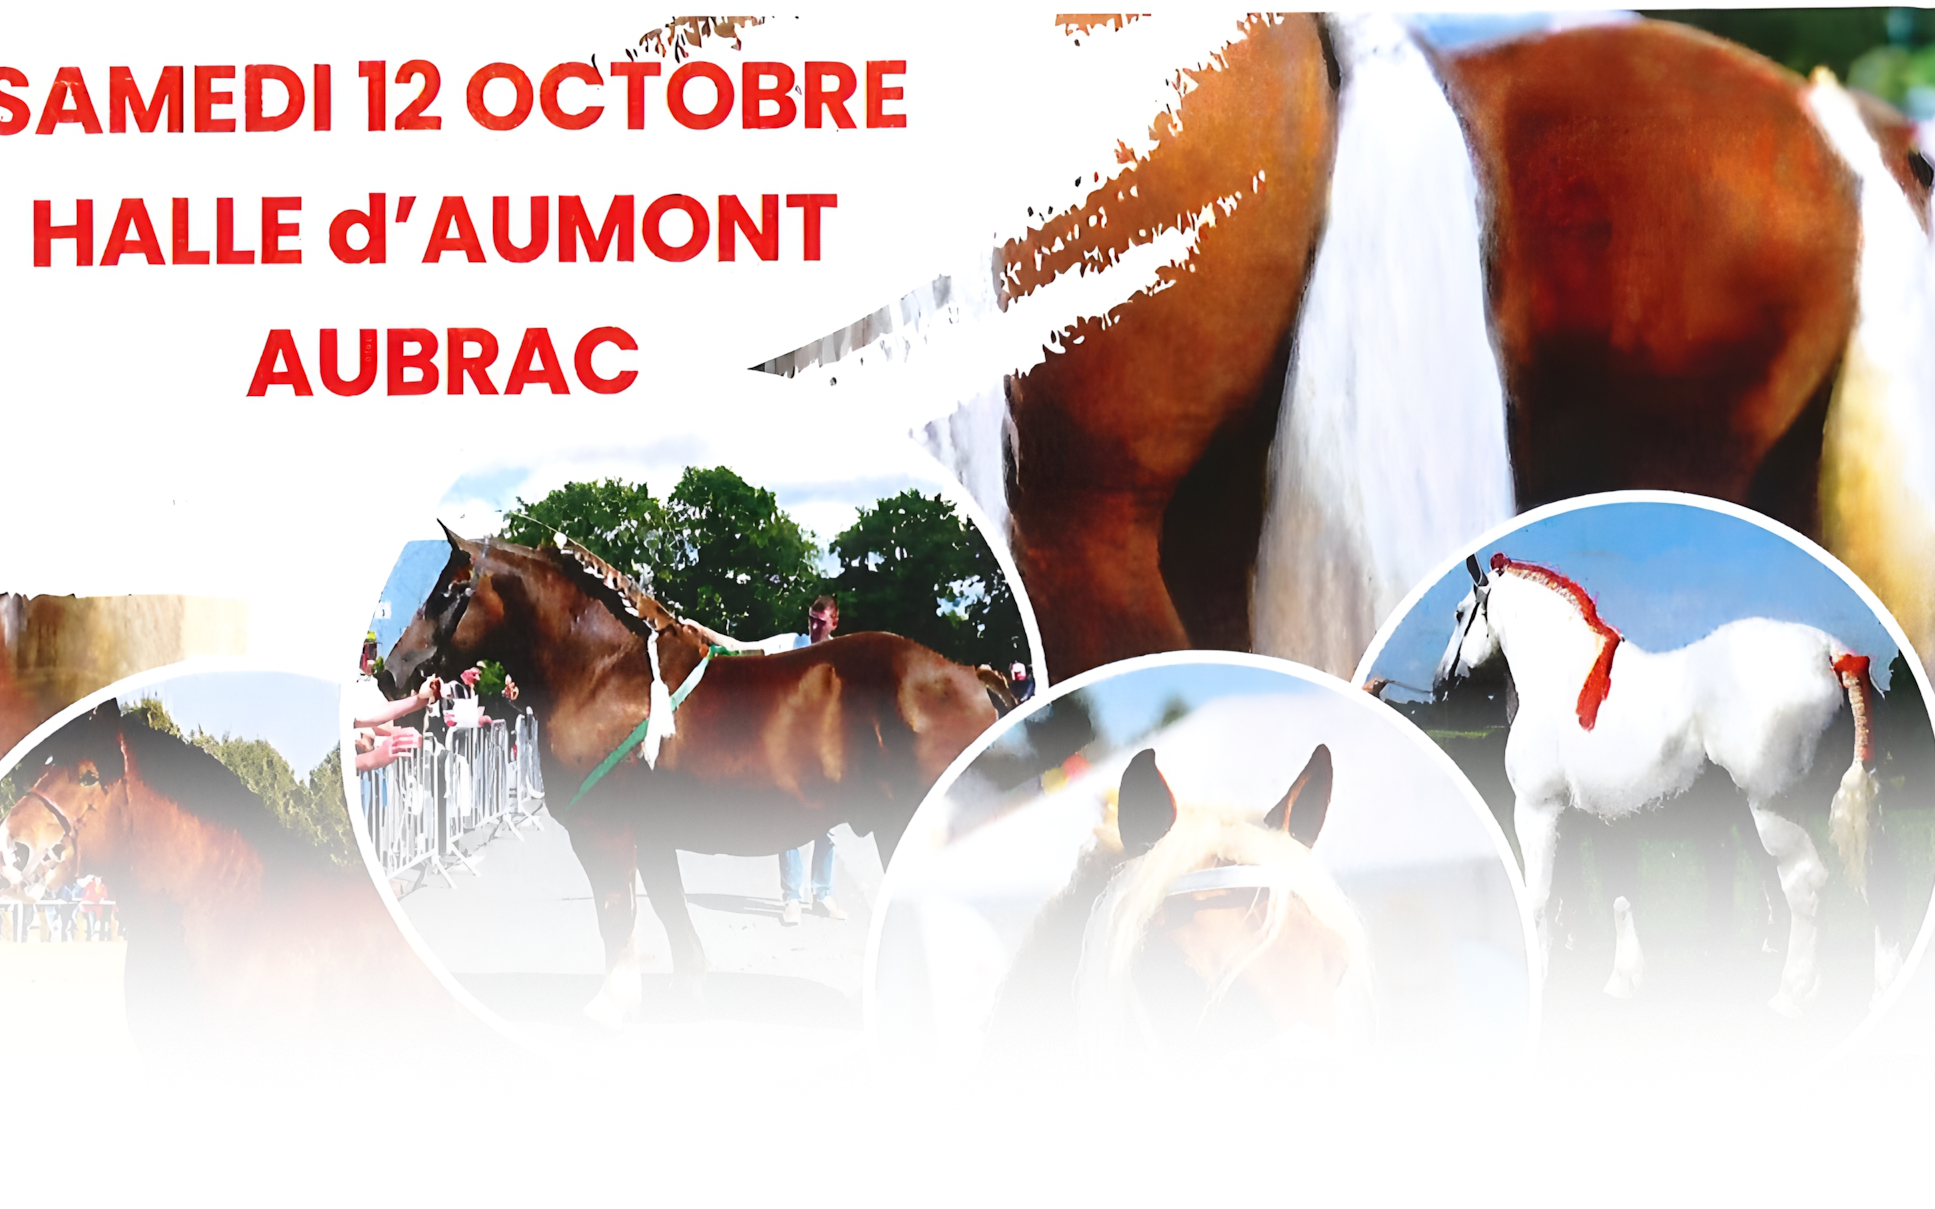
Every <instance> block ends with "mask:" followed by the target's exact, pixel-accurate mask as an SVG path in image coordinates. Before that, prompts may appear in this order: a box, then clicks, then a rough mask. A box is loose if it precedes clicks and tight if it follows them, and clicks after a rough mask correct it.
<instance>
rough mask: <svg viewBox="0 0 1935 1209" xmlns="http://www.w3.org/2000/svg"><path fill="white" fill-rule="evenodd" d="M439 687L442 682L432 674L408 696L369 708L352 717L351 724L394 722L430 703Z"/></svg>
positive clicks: (377, 724) (373, 724)
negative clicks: (365, 711) (420, 686)
mask: <svg viewBox="0 0 1935 1209" xmlns="http://www.w3.org/2000/svg"><path fill="white" fill-rule="evenodd" d="M441 687H442V682H441V681H439V680H438V679H437V678H436V677H435V676H432V677H430V678H429V679H428V680H425V681H424V682H423V687H422V688H419V689H418V690H417V691H416V692H414V693H412V694H410V695H409V696H408V697H405V698H403V699H402V700H401V701H391V702H389V703H388V704H386V705H382V706H379V707H377V708H376V709H373V710H371V711H370V712H369V713H367V714H363V715H359V716H358V717H357V718H356V719H354V722H353V724H354V725H356V726H381V725H383V724H384V723H385V722H394V721H396V720H397V719H398V718H401V717H402V716H403V715H405V714H412V713H415V712H416V711H417V710H420V709H422V708H423V707H424V706H426V705H428V704H430V702H432V701H434V700H435V699H436V696H437V693H438V691H439V690H440V689H441Z"/></svg>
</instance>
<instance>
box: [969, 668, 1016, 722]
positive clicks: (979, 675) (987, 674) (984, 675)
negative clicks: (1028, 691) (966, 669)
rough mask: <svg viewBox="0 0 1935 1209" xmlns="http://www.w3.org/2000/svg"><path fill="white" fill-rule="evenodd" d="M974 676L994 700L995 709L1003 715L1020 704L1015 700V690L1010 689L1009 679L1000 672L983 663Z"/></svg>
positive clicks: (975, 670) (976, 669)
mask: <svg viewBox="0 0 1935 1209" xmlns="http://www.w3.org/2000/svg"><path fill="white" fill-rule="evenodd" d="M974 676H975V678H976V679H977V680H979V681H980V682H981V685H982V687H984V688H986V689H987V690H988V696H990V697H993V698H994V706H995V708H996V709H998V710H1000V711H1001V712H1002V713H1004V714H1006V713H1008V712H1009V711H1010V710H1012V709H1014V707H1015V706H1016V705H1017V704H1019V702H1017V701H1016V700H1015V694H1014V690H1013V689H1011V688H1009V687H1008V678H1007V677H1006V676H1003V675H1002V674H1001V673H1000V672H997V671H995V670H994V669H993V668H991V667H989V666H988V665H987V664H985V663H983V664H981V665H980V666H978V667H976V668H975V669H974Z"/></svg>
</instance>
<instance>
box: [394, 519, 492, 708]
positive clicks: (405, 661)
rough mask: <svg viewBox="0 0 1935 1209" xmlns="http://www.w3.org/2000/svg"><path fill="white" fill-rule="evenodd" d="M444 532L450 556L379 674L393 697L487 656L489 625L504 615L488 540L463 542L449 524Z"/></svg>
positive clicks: (409, 691) (451, 675) (459, 669)
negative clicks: (485, 644) (494, 578)
mask: <svg viewBox="0 0 1935 1209" xmlns="http://www.w3.org/2000/svg"><path fill="white" fill-rule="evenodd" d="M443 535H444V538H445V539H446V540H447V541H449V543H450V561H448V562H446V563H445V564H444V567H443V571H442V573H441V574H439V575H438V576H437V582H436V585H435V586H434V587H432V588H431V589H430V595H429V596H427V597H426V598H425V599H424V602H423V604H422V605H420V606H418V608H417V611H416V613H415V614H414V615H412V616H411V618H410V624H409V625H408V626H406V627H405V628H404V630H403V633H402V635H401V636H399V637H398V638H397V640H396V645H394V646H392V647H391V648H390V653H389V654H388V655H387V656H385V657H384V660H383V672H382V674H381V675H380V676H378V677H377V679H376V683H377V687H378V688H380V689H382V690H383V695H384V696H386V697H390V698H392V699H394V698H397V697H400V696H402V695H403V694H405V693H412V692H415V691H416V690H417V688H418V686H420V685H421V684H422V683H423V682H424V680H425V679H427V678H428V677H430V676H432V675H437V676H444V677H454V676H456V675H458V674H460V673H461V672H462V671H463V670H464V669H465V668H468V667H470V666H472V665H473V664H475V663H476V662H477V661H478V660H479V659H480V658H485V657H486V654H485V652H484V651H483V649H482V648H483V645H484V643H485V641H486V639H487V637H488V632H489V627H490V625H491V623H492V622H493V621H495V620H496V619H499V618H501V617H502V616H503V614H504V607H503V600H502V598H501V596H500V595H499V591H498V588H497V587H496V585H494V584H493V583H492V581H491V575H490V573H489V572H490V568H489V566H488V565H487V564H488V563H489V562H490V558H491V549H490V542H489V541H488V540H486V541H483V542H472V541H465V540H464V539H463V538H461V537H458V536H457V535H456V534H455V533H452V532H451V531H450V527H449V526H448V525H445V526H443Z"/></svg>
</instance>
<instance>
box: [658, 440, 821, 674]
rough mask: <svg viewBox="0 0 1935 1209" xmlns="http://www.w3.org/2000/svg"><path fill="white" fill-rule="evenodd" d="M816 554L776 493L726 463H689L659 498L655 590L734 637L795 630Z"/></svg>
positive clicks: (815, 574)
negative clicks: (661, 526) (660, 538)
mask: <svg viewBox="0 0 1935 1209" xmlns="http://www.w3.org/2000/svg"><path fill="white" fill-rule="evenodd" d="M819 557H820V547H819V544H818V543H817V542H815V541H814V540H813V535H812V534H811V533H808V532H807V531H806V530H804V529H802V528H800V525H799V522H798V521H795V520H794V519H793V518H792V517H790V516H788V515H787V514H786V513H785V512H784V511H783V510H782V509H781V508H780V506H779V497H778V496H776V495H774V494H773V493H772V492H771V491H768V490H766V489H765V488H763V487H754V486H753V485H752V484H750V483H748V482H746V480H744V479H742V478H740V477H739V476H738V475H737V474H734V473H733V472H732V471H731V470H728V469H727V468H726V467H724V466H714V467H712V468H711V469H700V468H698V467H693V468H691V469H689V470H687V471H686V472H685V474H684V476H683V477H682V478H680V479H679V485H678V486H677V487H675V488H673V489H672V495H671V498H670V499H668V500H667V501H666V504H665V530H664V542H663V544H662V545H661V546H660V553H659V563H658V567H657V571H658V574H657V577H656V579H655V580H654V585H655V586H654V589H653V594H654V595H655V596H657V597H658V598H659V600H660V601H661V602H662V603H663V604H665V605H666V606H667V607H668V608H670V609H671V610H672V611H673V612H675V613H678V614H680V615H681V616H685V617H691V618H694V619H696V620H698V621H702V622H704V623H705V624H707V625H709V626H712V627H713V628H714V629H718V630H722V631H724V632H725V633H728V634H732V635H734V636H736V637H741V638H747V639H757V638H763V637H765V636H766V635H768V634H781V633H787V632H796V631H798V630H800V629H802V628H803V627H804V626H805V625H806V611H807V609H808V608H809V607H811V606H812V603H813V598H814V596H816V595H818V594H819V591H820V576H819V570H818V562H819Z"/></svg>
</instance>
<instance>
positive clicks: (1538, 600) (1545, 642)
mask: <svg viewBox="0 0 1935 1209" xmlns="http://www.w3.org/2000/svg"><path fill="white" fill-rule="evenodd" d="M1486 608H1487V611H1488V614H1489V616H1490V619H1491V624H1492V628H1493V629H1494V631H1495V632H1496V633H1497V634H1498V643H1499V646H1500V648H1501V649H1502V650H1503V651H1504V652H1505V662H1506V664H1507V665H1508V666H1509V667H1510V668H1511V669H1512V682H1513V684H1514V685H1515V686H1516V688H1517V690H1518V695H1519V697H1520V699H1521V700H1527V699H1543V698H1545V697H1548V696H1556V697H1566V698H1571V697H1576V696H1577V695H1578V693H1579V690H1580V687H1581V686H1582V685H1583V684H1584V683H1585V679H1586V676H1587V675H1588V674H1589V673H1590V672H1591V671H1592V665H1593V661H1594V660H1595V659H1597V658H1598V657H1599V649H1600V646H1601V644H1602V642H1603V639H1602V638H1601V637H1600V635H1599V634H1598V633H1597V632H1596V631H1594V630H1593V628H1592V627H1591V626H1589V625H1587V624H1586V619H1585V618H1584V617H1582V616H1580V613H1579V610H1578V608H1577V607H1575V606H1574V605H1573V603H1572V602H1571V601H1569V600H1567V599H1566V598H1565V597H1564V596H1561V595H1560V594H1559V593H1557V592H1554V591H1553V590H1552V589H1550V588H1546V587H1543V586H1541V585H1539V584H1535V583H1531V582H1528V581H1527V580H1525V579H1522V578H1520V577H1518V576H1515V575H1501V576H1499V577H1498V579H1497V581H1496V582H1495V583H1494V584H1493V586H1492V595H1491V600H1490V601H1489V602H1488V604H1487V606H1486Z"/></svg>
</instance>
